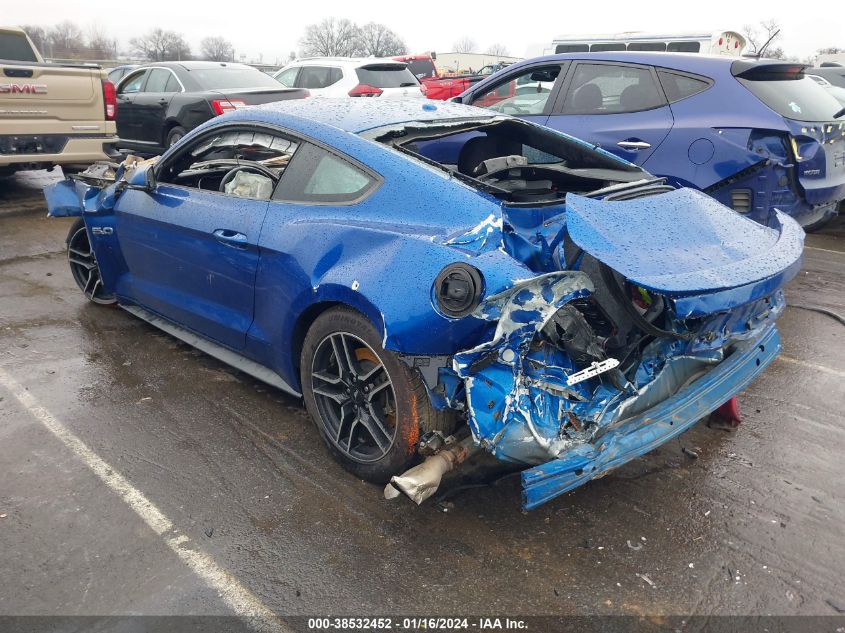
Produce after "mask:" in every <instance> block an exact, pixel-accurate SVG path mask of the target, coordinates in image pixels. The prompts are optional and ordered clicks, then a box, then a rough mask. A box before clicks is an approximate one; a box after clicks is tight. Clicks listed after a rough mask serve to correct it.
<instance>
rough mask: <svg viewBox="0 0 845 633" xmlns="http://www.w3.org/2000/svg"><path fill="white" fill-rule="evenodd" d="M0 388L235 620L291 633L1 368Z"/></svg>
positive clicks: (257, 626) (267, 609)
mask: <svg viewBox="0 0 845 633" xmlns="http://www.w3.org/2000/svg"><path fill="white" fill-rule="evenodd" d="M0 385H2V386H3V387H5V388H6V389H7V390H8V391H9V393H11V394H12V395H13V396H14V397H15V399H16V400H17V401H18V402H20V403H21V405H23V406H24V407H25V408H26V410H27V411H29V413H31V414H32V416H33V417H34V418H35V419H37V420H38V421H39V422H41V424H43V425H44V426H45V427H46V428H47V430H48V431H50V432H51V433H52V434H53V435H54V436H55V437H56V438H57V439H58V440H59V441H60V442H61V443H62V444H64V445H65V446H66V447H67V448H69V449H70V450H71V451H72V452H73V453H74V455H76V456H77V457H78V458H79V459H80V460H82V462H84V464H85V465H86V466H88V468H90V469H91V471H92V472H93V473H94V474H95V475H97V477H99V478H100V480H101V481H102V482H103V483H104V484H106V485H107V486H108V487H109V488H111V489H112V491H114V492H115V493H117V494H118V496H120V498H121V499H123V501H124V502H125V503H126V504H127V505H128V506H129V507H130V508H132V510H133V511H134V512H135V514H137V515H138V516H139V517H140V518H141V520H143V521H144V523H146V524H147V525H148V526H150V529H152V530H153V531H154V532H155V533H156V534H157V535H159V536H160V537H161V538H162V540H163V541H164V542H165V543H166V544H167V546H168V547H169V548H170V549H171V550H172V551H173V552H174V553H175V554H176V555H177V556H178V557H179V558H180V559H181V560H182V562H184V563H185V564H186V565H187V566H188V567H189V568H190V569H191V571H193V572H194V573H195V574H196V575H197V576H199V577H200V578H202V579H203V580H204V581H205V582H206V583H207V584H208V585H209V586H210V587H212V588H213V589H215V590H216V591H217V593H218V595H219V596H220V598H221V599H222V600H223V601H224V602H225V603H226V605H227V606H228V607H229V608H230V609H232V611H234V613H235V614H236V615H237V616H239V617H241V618H243V619H245V620H247V621H249V622H250V623H251V624H252V625H253V626H254V628H255V629H256V630H258V631H268V632H269V631H273V632H284V633H289V632H290V629H289V628H288V627H287V626H285V625H284V624H283V623H282V622H281V621H280V620H279V619H278V618H277V617H276V615H275V614H274V613H273V612H272V611H271V610H270V608H269V607H267V606H266V605H265V604H263V603H262V602H261V601H260V600H259V599H258V598H257V597H256V596H255V595H254V594H253V593H252V592H251V591H250V590H249V589H247V588H246V587H244V586H243V585H242V584H241V583H240V582H238V580H237V579H236V578H234V577H233V576H232V575H231V574H229V573H228V572H227V571H226V570H224V569H223V568H222V567H220V566H218V565H217V563H215V562H214V560H212V558H211V557H210V556H209V555H208V554H206V553H205V552H202V551H200V550H199V549H197V547H196V546H195V545H194V544H193V543H192V542H191V539H190V538H189V537H188V536H186V535H185V534H182V533H181V532H179V530H177V529H176V528H174V527H173V522H172V521H171V520H170V519H168V518H167V517H166V516H165V515H164V514H163V513H162V511H161V510H159V509H158V508H157V507H156V506H155V504H154V503H153V502H152V501H150V500H149V499H147V497H146V496H144V493H142V492H141V491H140V490H138V489H136V488H135V487H134V486H132V484H131V483H129V481H128V480H127V479H126V478H125V477H124V476H123V475H121V474H120V473H119V472H118V471H117V470H116V469H115V468H113V467H112V466H111V465H109V464H108V463H107V462H106V461H105V460H103V459H102V458H101V457H100V456H99V455H97V454H96V453H95V452H94V451H92V450H91V449H90V448H88V446H87V445H86V444H85V443H84V442H83V441H82V440H80V439H79V438H78V437H77V436H76V435H74V434H73V432H71V431H70V430H69V429H68V428H67V427H66V426H65V425H64V424H62V423H61V422H60V421H59V420H58V419H57V418H56V417H55V416H54V415H53V414H52V413H50V411H48V410H47V409H46V408H45V407H43V406H42V405H41V404H40V403H39V402H38V400H36V398H35V396H33V395H32V394H31V393H29V392H28V391H27V390H26V389H25V388H24V387H23V386H21V385H20V384H19V383H18V382H17V381H16V380H15V379H14V378H12V377H11V376H10V375H9V374H8V373H7V372H6V371H4V370H3V369H2V368H0Z"/></svg>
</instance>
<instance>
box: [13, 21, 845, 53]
mask: <svg viewBox="0 0 845 633" xmlns="http://www.w3.org/2000/svg"><path fill="white" fill-rule="evenodd" d="M25 29H26V27H24V30H25ZM30 37H32V36H31V35H30ZM33 41H34V40H33ZM838 53H845V48H839V47H838V46H828V47H827V48H820V49H819V50H817V51H816V55H836V54H838Z"/></svg>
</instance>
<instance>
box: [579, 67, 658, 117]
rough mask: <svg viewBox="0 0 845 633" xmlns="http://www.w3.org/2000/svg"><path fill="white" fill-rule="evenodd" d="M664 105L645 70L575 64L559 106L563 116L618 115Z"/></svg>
mask: <svg viewBox="0 0 845 633" xmlns="http://www.w3.org/2000/svg"><path fill="white" fill-rule="evenodd" d="M665 104H666V100H665V99H664V97H663V93H661V91H660V88H659V86H658V85H657V82H655V81H654V77H652V74H651V71H650V70H649V69H647V68H637V67H634V66H614V65H611V64H578V66H577V67H576V69H575V74H574V76H573V78H572V84H571V85H570V87H569V93H568V94H567V96H566V101H565V102H564V104H563V113H564V114H619V113H622V112H639V111H641V110H651V109H652V108H658V107H660V106H662V105H665Z"/></svg>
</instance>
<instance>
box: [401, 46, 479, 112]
mask: <svg viewBox="0 0 845 633" xmlns="http://www.w3.org/2000/svg"><path fill="white" fill-rule="evenodd" d="M393 59H395V60H396V61H399V62H405V63H406V64H408V68H409V69H410V70H411V72H412V73H413V74H414V75H416V77H417V79H419V80H420V83H422V85H423V86H425V88H426V97H428V98H429V99H437V100H440V101H446V100H447V99H451V98H452V97H457V96H458V95H459V94H461V93H462V92H464V91H465V90H466V89H467V88H469V87H470V86H472V85H473V84H476V83H478V82H479V81H481V80H482V79H484V77H483V76H482V75H456V76H454V77H440V76H439V75H438V73H437V67H436V66H435V65H434V60H435V59H437V57H436V56H434V55H433V54H432V55H399V56H398V57H394V58H393Z"/></svg>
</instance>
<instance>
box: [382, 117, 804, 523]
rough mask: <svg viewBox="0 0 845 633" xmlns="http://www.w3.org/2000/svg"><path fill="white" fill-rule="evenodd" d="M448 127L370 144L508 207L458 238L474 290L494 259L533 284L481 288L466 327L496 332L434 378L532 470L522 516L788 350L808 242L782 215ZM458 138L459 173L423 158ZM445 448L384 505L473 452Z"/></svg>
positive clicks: (705, 408)
mask: <svg viewBox="0 0 845 633" xmlns="http://www.w3.org/2000/svg"><path fill="white" fill-rule="evenodd" d="M451 128H452V129H449V126H446V125H441V126H440V127H437V126H431V125H423V124H420V125H419V126H416V127H415V126H405V127H404V128H403V129H402V130H401V131H400V130H398V129H393V130H381V131H379V132H378V133H377V134H372V135H371V136H372V138H374V139H375V140H379V141H381V142H384V143H388V144H392V145H393V146H394V147H396V149H398V150H400V151H402V152H407V153H409V154H412V155H413V156H414V157H415V158H417V159H419V160H422V161H425V162H427V163H429V164H431V165H432V166H433V167H438V168H441V169H447V170H449V171H450V172H451V174H452V175H453V176H454V177H455V178H457V179H460V180H462V181H463V182H471V181H472V182H473V184H474V186H476V187H477V188H478V189H479V190H480V191H483V192H484V193H485V195H488V196H490V197H492V198H494V199H496V200H498V201H499V202H500V208H501V214H500V215H499V216H491V217H490V218H489V219H488V220H487V221H485V222H483V223H482V224H481V225H479V226H476V227H474V228H472V229H470V230H468V231H466V232H463V233H461V234H459V235H455V236H451V237H450V238H449V239H448V240H446V241H445V244H447V245H449V246H451V247H453V248H456V249H458V250H461V251H463V252H464V254H465V255H466V256H467V260H466V264H467V266H468V267H472V266H473V265H477V266H478V274H477V276H478V278H479V279H481V278H482V277H483V276H484V272H485V270H484V266H485V265H486V264H482V263H481V262H482V260H483V259H484V255H485V254H487V253H490V252H491V251H499V252H504V253H506V254H507V255H508V256H510V257H511V258H513V259H515V260H517V261H519V262H520V263H522V264H523V265H524V267H525V272H526V274H525V276H524V278H522V279H514V280H512V284H511V285H510V286H509V287H507V288H503V289H495V288H489V287H488V288H485V290H486V292H487V294H485V295H484V296H483V297H479V299H478V302H477V304H476V305H475V306H474V308H473V310H472V311H471V313H470V314H466V315H464V316H456V317H455V318H472V319H479V320H483V321H486V322H489V323H490V325H491V327H490V329H489V330H488V333H489V334H490V336H489V338H488V340H485V341H482V342H480V343H478V344H476V345H474V346H471V347H469V348H468V349H463V350H461V351H458V352H457V353H455V354H454V355H453V356H452V357H451V358H450V359H449V360H450V362H449V363H447V364H445V366H442V367H440V369H439V370H438V372H437V376H436V378H434V377H432V374H431V372H429V375H428V378H427V383H428V386H429V388H430V393H431V397H432V400H433V402H434V403H435V405H436V406H440V407H443V408H450V409H455V410H458V411H460V412H461V413H462V414H464V415H465V417H466V420H467V422H468V425H469V428H470V429H471V437H472V440H473V442H472V443H473V444H474V445H475V446H476V447H481V448H483V449H484V450H486V451H488V452H489V453H491V454H492V455H494V456H495V457H497V458H499V459H501V460H504V461H507V462H512V463H515V464H520V465H524V466H526V467H527V468H526V470H524V471H523V473H522V486H523V505H524V507H525V508H526V509H530V508H534V507H536V506H538V505H539V504H542V503H544V502H546V501H548V500H550V499H552V498H554V497H556V496H558V495H560V494H562V493H564V492H566V491H569V490H571V489H573V488H575V487H577V486H579V485H581V484H583V483H585V482H587V481H589V480H590V479H594V478H597V477H601V476H603V475H604V474H605V473H607V472H608V471H610V470H612V469H614V468H616V467H618V466H620V465H622V464H624V463H625V462H627V461H630V460H631V459H634V458H636V457H638V456H640V455H643V454H644V453H646V452H648V451H650V450H652V449H654V448H656V447H657V446H659V445H660V444H662V443H664V442H666V441H668V440H669V439H671V438H672V437H674V436H676V435H678V434H679V433H681V432H683V431H684V430H686V429H687V428H689V427H690V426H691V425H692V424H694V423H695V422H696V421H698V420H700V419H701V418H703V417H704V416H706V415H708V414H709V413H711V412H713V411H714V410H716V409H717V408H718V407H720V406H721V405H722V404H724V403H725V402H727V401H728V400H730V399H731V398H733V397H734V396H735V395H736V394H737V393H738V392H740V391H741V390H743V389H744V388H745V387H746V386H747V385H748V384H750V382H751V381H753V380H754V378H755V377H756V376H757V375H759V374H760V373H761V372H762V371H763V370H764V369H765V367H766V366H767V365H768V364H769V363H770V362H771V361H772V360H773V359H774V358H775V357H776V356H777V354H778V353H779V351H780V349H781V345H780V338H779V335H778V332H777V330H776V328H775V325H774V323H775V320H776V319H777V318H778V316H779V315H780V314H781V313H782V311H783V309H784V305H785V302H784V296H783V291H782V288H783V286H784V284H785V283H786V282H788V281H789V280H790V279H791V278H792V277H793V276H794V275H795V274H796V273H797V271H798V269H799V268H800V264H801V253H802V249H803V237H804V233H803V231H802V229H801V228H800V226H799V225H798V224H797V223H796V222H795V221H794V220H792V219H791V218H789V217H788V216H786V215H785V214H782V213H779V212H777V213H776V218H775V226H774V227H773V228H772V227H764V226H761V225H759V224H757V223H755V222H753V221H751V220H749V219H747V218H744V217H742V216H740V215H738V214H736V213H734V212H733V211H731V210H730V209H728V208H727V207H725V206H723V205H722V204H721V203H719V202H716V201H715V200H713V199H712V198H709V197H708V196H706V195H705V194H703V193H700V192H697V191H694V190H690V189H679V190H673V189H672V188H671V187H668V186H666V185H665V182H663V181H662V180H660V179H655V178H653V177H651V176H650V175H649V174H647V173H646V172H643V171H642V170H640V169H639V168H637V167H635V166H633V165H630V164H629V163H626V162H624V161H621V160H619V159H616V158H615V157H612V156H610V155H609V154H606V153H604V152H601V151H600V150H597V149H596V148H594V147H592V146H588V145H587V144H584V143H581V142H579V141H576V140H575V139H571V138H566V139H565V141H566V144H567V147H568V150H567V156H565V157H564V156H560V154H561V152H560V151H558V150H556V149H555V146H554V144H555V142H556V140H557V142H558V143H560V141H561V139H560V138H558V139H555V138H554V137H555V136H558V137H560V136H562V135H559V134H558V133H556V132H553V131H546V130H544V129H542V128H538V127H537V126H533V125H530V124H527V123H523V122H517V121H515V120H513V119H501V120H499V121H498V122H497V121H496V120H488V121H487V122H486V123H483V124H482V123H471V122H467V121H464V122H458V121H456V122H453V123H452V124H451ZM456 134H459V135H461V136H462V140H463V143H464V144H463V149H461V151H460V153H459V155H457V161H456V162H455V163H453V164H448V163H445V162H442V161H435V160H432V159H430V158H428V157H427V156H426V155H425V154H429V155H430V156H432V155H437V154H438V150H437V149H436V148H435V149H434V150H432V145H431V144H432V143H436V139H448V138H449V137H454V135H456ZM447 142H448V140H447ZM440 154H441V155H442V152H441V153H440ZM468 154H471V156H468ZM437 284H440V285H439V286H438V285H437ZM444 284H445V285H444ZM482 285H483V283H482V282H479V281H475V282H473V280H472V279H471V278H470V277H466V278H464V279H463V280H462V279H461V275H454V276H453V277H452V278H447V279H445V280H444V279H438V282H436V286H435V289H434V295H435V296H434V298H433V300H434V301H436V302H440V303H441V312H443V310H442V307H443V306H442V303H443V302H444V301H445V300H447V299H448V298H450V297H451V298H453V299H455V300H456V301H458V302H460V301H462V300H464V299H465V298H466V297H467V296H469V295H471V294H472V291H471V288H473V287H475V286H479V287H480V286H482ZM477 294H479V295H480V294H481V292H480V291H479V292H477ZM435 443H438V444H439V445H441V446H443V451H444V452H443V453H442V454H441V455H436V456H435V457H430V458H429V460H427V461H426V462H424V463H423V464H422V465H421V466H418V467H416V468H415V469H412V470H411V471H409V472H408V473H405V475H403V476H398V477H394V478H393V481H392V483H391V484H389V485H388V488H387V490H386V494H387V495H388V496H394V495H395V494H396V492H397V491H401V492H404V493H405V494H407V495H408V496H410V497H411V498H412V499H414V500H415V501H417V502H418V503H419V502H421V501H423V500H424V499H425V498H427V497H428V496H430V495H431V494H432V493H433V492H434V490H436V487H437V485H438V483H439V481H440V477H441V476H442V475H443V473H444V472H446V471H448V470H450V469H451V468H453V467H454V466H455V465H457V463H460V461H462V460H463V459H465V457H466V453H467V449H468V447H469V444H468V443H467V440H464V441H463V442H460V441H457V440H456V439H455V438H449V439H447V440H446V441H445V442H442V441H438V442H435ZM435 459H439V460H440V461H439V462H436V463H434V462H433V461H432V460H435Z"/></svg>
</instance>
